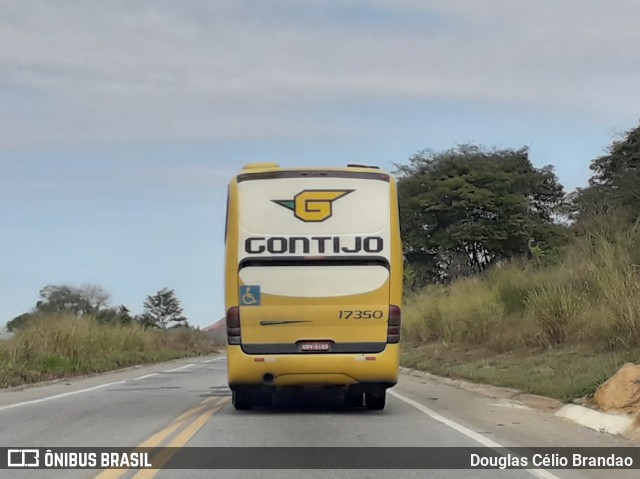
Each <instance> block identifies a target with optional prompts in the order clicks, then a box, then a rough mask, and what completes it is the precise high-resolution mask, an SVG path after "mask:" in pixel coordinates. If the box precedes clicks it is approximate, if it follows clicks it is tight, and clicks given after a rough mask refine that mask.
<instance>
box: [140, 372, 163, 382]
mask: <svg viewBox="0 0 640 479" xmlns="http://www.w3.org/2000/svg"><path fill="white" fill-rule="evenodd" d="M158 374H160V373H151V374H145V375H144V376H140V377H137V378H133V380H134V381H138V380H140V379H147V378H150V377H152V376H157V375H158Z"/></svg>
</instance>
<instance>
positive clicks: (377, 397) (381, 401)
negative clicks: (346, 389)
mask: <svg viewBox="0 0 640 479" xmlns="http://www.w3.org/2000/svg"><path fill="white" fill-rule="evenodd" d="M386 399H387V395H386V391H384V390H382V391H372V392H366V393H364V402H365V404H366V405H367V409H371V410H372V411H382V410H383V409H384V406H385V402H386Z"/></svg>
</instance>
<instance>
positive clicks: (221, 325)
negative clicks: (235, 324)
mask: <svg viewBox="0 0 640 479" xmlns="http://www.w3.org/2000/svg"><path fill="white" fill-rule="evenodd" d="M223 328H224V318H220V319H219V320H218V321H216V322H215V323H213V324H212V325H210V326H207V327H206V328H201V329H200V331H204V332H205V333H209V332H214V331H218V330H219V329H223Z"/></svg>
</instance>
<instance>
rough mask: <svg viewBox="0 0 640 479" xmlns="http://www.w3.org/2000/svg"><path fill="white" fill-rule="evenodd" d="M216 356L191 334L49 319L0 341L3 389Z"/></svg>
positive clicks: (90, 320) (87, 320)
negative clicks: (129, 367) (49, 380)
mask: <svg viewBox="0 0 640 479" xmlns="http://www.w3.org/2000/svg"><path fill="white" fill-rule="evenodd" d="M212 352H215V348H214V345H213V343H212V341H211V340H210V339H209V338H208V337H207V336H206V335H204V334H203V333H201V332H199V331H194V330H191V329H175V330H168V331H160V330H155V329H147V330H145V329H144V328H142V327H141V326H139V325H137V324H130V325H115V324H101V323H98V322H97V321H95V320H94V319H93V318H90V317H82V318H76V317H74V316H73V315H68V314H63V315H45V316H43V317H41V318H39V319H37V320H35V321H33V322H32V323H30V324H29V325H28V326H27V327H25V328H24V329H22V330H20V331H18V332H17V333H16V335H15V336H14V337H12V338H10V339H6V340H2V341H0V387H7V386H16V385H21V384H25V383H33V382H37V381H43V380H48V379H55V378H60V377H66V376H75V375H81V374H89V373H97V372H103V371H108V370H113V369H117V368H122V367H126V366H132V365H136V364H143V363H153V362H159V361H166V360H170V359H176V358H181V357H186V356H196V355H202V354H209V353H212Z"/></svg>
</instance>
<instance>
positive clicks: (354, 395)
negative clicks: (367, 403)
mask: <svg viewBox="0 0 640 479" xmlns="http://www.w3.org/2000/svg"><path fill="white" fill-rule="evenodd" d="M344 405H345V406H346V407H348V408H355V407H361V406H362V391H347V392H345V393H344Z"/></svg>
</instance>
